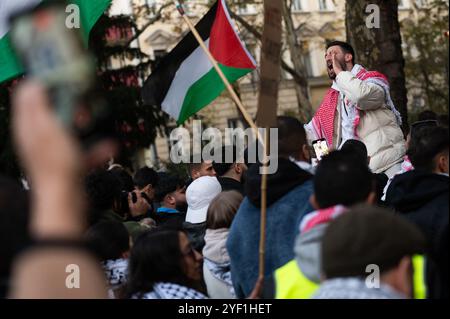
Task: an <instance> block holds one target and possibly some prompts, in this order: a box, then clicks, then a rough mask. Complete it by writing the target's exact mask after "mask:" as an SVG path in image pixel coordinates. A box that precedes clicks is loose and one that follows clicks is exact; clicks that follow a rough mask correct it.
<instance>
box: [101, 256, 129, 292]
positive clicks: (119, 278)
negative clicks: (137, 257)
mask: <svg viewBox="0 0 450 319" xmlns="http://www.w3.org/2000/svg"><path fill="white" fill-rule="evenodd" d="M102 266H103V270H104V271H105V275H106V279H107V280H108V284H109V285H110V286H111V287H117V286H119V285H123V284H125V283H126V282H127V277H128V260H127V259H116V260H107V261H105V262H103V263H102Z"/></svg>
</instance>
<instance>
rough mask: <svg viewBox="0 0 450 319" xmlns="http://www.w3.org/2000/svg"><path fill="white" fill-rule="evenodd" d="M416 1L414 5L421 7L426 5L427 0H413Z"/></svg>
mask: <svg viewBox="0 0 450 319" xmlns="http://www.w3.org/2000/svg"><path fill="white" fill-rule="evenodd" d="M415 1H416V6H417V7H418V8H423V7H425V6H426V5H427V1H426V0H415Z"/></svg>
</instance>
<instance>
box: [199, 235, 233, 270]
mask: <svg viewBox="0 0 450 319" xmlns="http://www.w3.org/2000/svg"><path fill="white" fill-rule="evenodd" d="M229 232H230V230H229V229H227V228H222V229H214V230H211V229H207V230H206V234H205V247H204V248H203V256H204V257H205V258H207V259H209V260H210V261H212V262H214V263H216V264H225V263H229V262H230V256H229V255H228V252H227V247H226V245H227V238H228V234H229Z"/></svg>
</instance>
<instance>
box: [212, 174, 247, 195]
mask: <svg viewBox="0 0 450 319" xmlns="http://www.w3.org/2000/svg"><path fill="white" fill-rule="evenodd" d="M217 180H218V181H219V183H220V186H222V191H223V192H225V191H236V192H238V193H241V194H242V196H244V185H243V184H242V183H240V182H238V181H237V180H235V179H233V178H229V177H217Z"/></svg>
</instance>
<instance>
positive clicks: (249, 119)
mask: <svg viewBox="0 0 450 319" xmlns="http://www.w3.org/2000/svg"><path fill="white" fill-rule="evenodd" d="M173 2H174V3H175V6H176V7H177V10H178V12H179V13H180V15H181V17H182V18H183V19H184V21H185V22H186V24H187V25H188V27H189V29H190V30H191V32H192V34H193V35H194V37H195V38H196V40H197V42H198V43H199V44H200V47H201V48H202V49H203V51H204V52H205V54H206V56H207V57H208V59H209V61H210V62H211V64H212V65H213V67H214V69H215V70H216V72H217V74H219V77H220V78H221V80H222V82H223V83H224V84H225V87H226V89H227V90H228V92H229V93H230V95H231V98H232V99H233V101H234V103H236V105H237V107H238V108H239V110H240V111H241V113H242V115H243V116H244V119H245V121H247V123H248V125H249V126H250V127H251V128H252V129H253V130H254V131H255V132H256V136H257V139H259V140H260V142H261V144H263V145H264V140H263V138H262V136H261V135H260V133H259V130H258V127H257V126H256V124H255V122H254V121H253V119H252V117H251V116H250V114H249V113H248V112H247V110H246V109H245V107H244V105H243V104H242V101H241V100H240V99H239V97H238V95H237V94H236V92H235V91H234V89H233V87H232V86H231V84H230V81H228V79H227V77H226V76H225V74H224V73H223V72H222V70H221V69H220V67H219V64H218V63H217V61H216V59H214V57H213V56H212V54H211V52H210V51H209V49H208V48H207V47H206V44H205V42H204V41H203V39H202V37H201V36H200V34H199V33H198V31H197V29H196V28H195V26H194V24H192V22H191V20H190V19H189V18H188V17H187V16H186V13H185V12H184V9H183V7H182V6H181V4H180V3H179V2H178V1H176V0H174V1H173Z"/></svg>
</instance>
